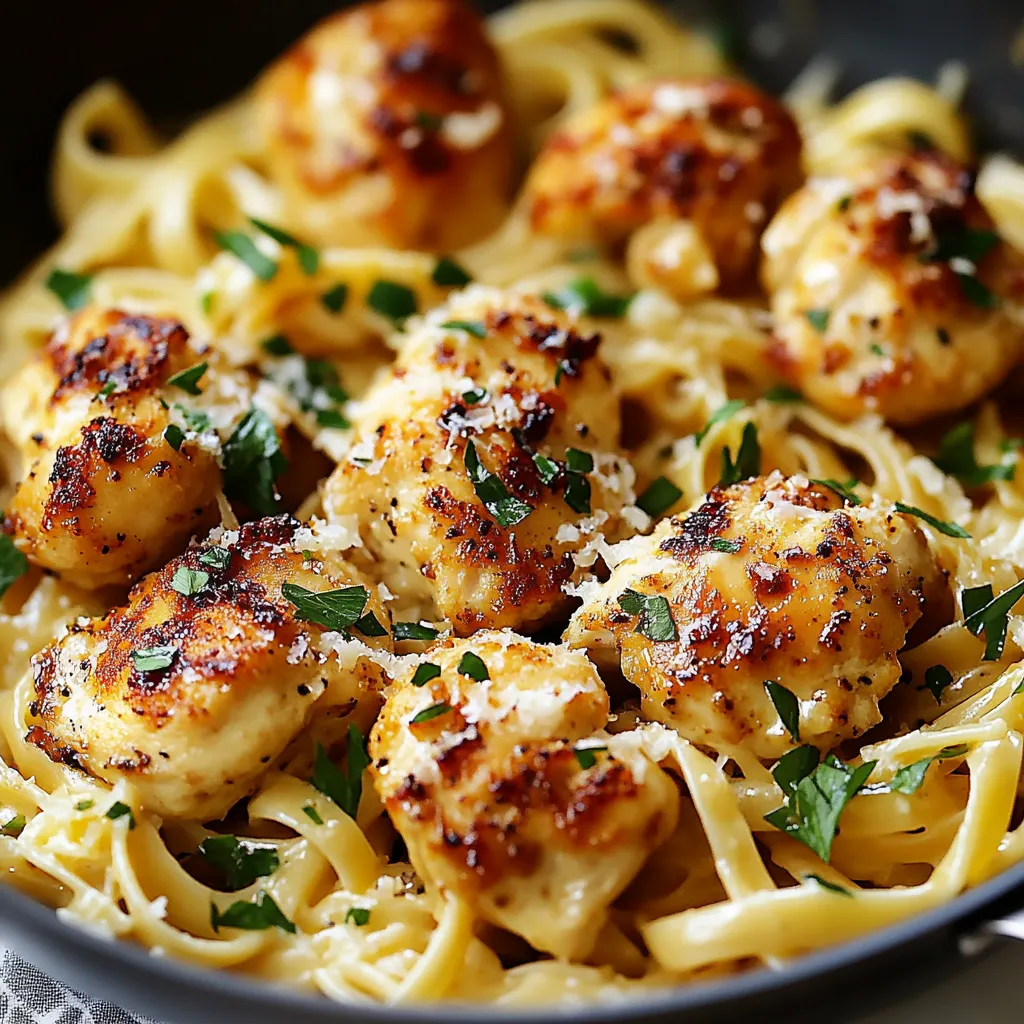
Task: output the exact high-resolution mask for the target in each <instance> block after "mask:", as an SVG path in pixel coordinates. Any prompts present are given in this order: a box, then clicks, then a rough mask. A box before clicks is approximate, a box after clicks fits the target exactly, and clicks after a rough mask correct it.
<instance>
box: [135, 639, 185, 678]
mask: <svg viewBox="0 0 1024 1024" xmlns="http://www.w3.org/2000/svg"><path fill="white" fill-rule="evenodd" d="M177 653H178V648H177V647H172V646H170V645H165V646H163V647H140V648H138V650H134V651H132V662H133V663H134V665H135V671H136V672H159V671H160V670H161V669H165V668H170V667H171V663H172V662H173V661H174V656H175V655H176V654H177Z"/></svg>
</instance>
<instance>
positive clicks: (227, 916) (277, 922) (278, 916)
mask: <svg viewBox="0 0 1024 1024" xmlns="http://www.w3.org/2000/svg"><path fill="white" fill-rule="evenodd" d="M210 925H211V927H212V928H213V930H214V931H215V932H219V931H220V929H221V928H238V929H239V930H241V931H247V932H262V931H266V930H267V929H268V928H280V929H281V931H284V932H288V933H289V934H290V935H294V934H295V925H294V924H292V922H291V921H289V920H288V918H287V917H285V916H284V914H283V913H282V911H281V908H280V907H279V906H278V905H277V904H276V903H275V902H274V900H273V898H272V897H271V896H270V894H269V893H266V892H264V891H263V890H262V889H260V891H259V892H258V893H256V896H255V897H254V899H253V901H252V902H251V903H245V902H242V901H239V902H237V903H232V904H231V906H230V907H228V908H227V910H225V911H223V913H222V912H221V911H219V910H218V909H217V904H216V903H211V904H210Z"/></svg>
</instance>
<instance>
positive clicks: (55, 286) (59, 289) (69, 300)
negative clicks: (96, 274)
mask: <svg viewBox="0 0 1024 1024" xmlns="http://www.w3.org/2000/svg"><path fill="white" fill-rule="evenodd" d="M46 287H47V289H48V290H49V291H51V292H53V294H54V295H56V296H57V298H58V299H59V300H60V304H61V305H62V306H63V307H64V308H65V309H66V310H67V311H68V312H72V311H74V310H76V309H81V308H82V307H83V306H84V305H86V304H87V303H88V301H89V299H90V298H91V293H92V275H91V274H76V273H74V272H73V271H71V270H61V269H59V268H57V267H55V268H54V269H53V270H51V271H50V274H49V276H48V277H47V278H46Z"/></svg>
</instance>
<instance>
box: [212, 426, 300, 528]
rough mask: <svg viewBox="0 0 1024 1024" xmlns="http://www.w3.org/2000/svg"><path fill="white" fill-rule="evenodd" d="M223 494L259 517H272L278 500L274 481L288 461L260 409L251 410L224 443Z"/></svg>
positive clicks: (274, 431) (275, 433) (274, 432)
mask: <svg viewBox="0 0 1024 1024" xmlns="http://www.w3.org/2000/svg"><path fill="white" fill-rule="evenodd" d="M223 458H224V491H225V493H226V494H227V495H228V497H229V498H237V499H238V500H240V501H243V502H245V504H246V505H248V506H249V508H251V509H252V510H253V512H257V513H259V514H260V515H273V514H274V513H275V512H276V511H277V507H278V504H279V502H280V500H281V499H280V496H279V495H278V493H277V488H276V487H275V486H274V481H275V480H276V479H277V477H279V476H280V475H281V474H282V473H283V472H284V471H285V469H287V468H288V460H287V459H286V458H285V457H284V453H283V452H282V451H281V442H280V441H279V439H278V436H277V431H276V430H275V429H274V424H273V423H271V421H270V417H269V416H267V414H266V413H265V412H264V411H263V410H262V409H256V408H253V409H250V410H249V411H248V412H247V413H246V414H245V416H244V417H243V419H242V421H241V422H240V423H239V424H238V426H237V427H235V430H234V432H233V433H232V435H231V436H230V437H229V438H228V439H227V441H225V442H224V447H223Z"/></svg>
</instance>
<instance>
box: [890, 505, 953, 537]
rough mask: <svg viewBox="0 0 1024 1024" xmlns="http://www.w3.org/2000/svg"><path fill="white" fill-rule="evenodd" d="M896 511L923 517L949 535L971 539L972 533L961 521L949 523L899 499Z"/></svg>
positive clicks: (929, 523) (919, 517)
mask: <svg viewBox="0 0 1024 1024" xmlns="http://www.w3.org/2000/svg"><path fill="white" fill-rule="evenodd" d="M896 511H897V512H902V513H903V514H904V515H908V516H917V518H918V519H923V520H924V521H925V522H926V523H927V524H928V525H929V526H932V527H934V528H935V529H936V530H938V531H939V533H943V534H945V535H946V536H947V537H960V538H961V539H970V536H971V535H970V534H969V533H968V532H967V531H966V530H965V529H964V528H963V527H962V526H961V525H960V524H959V523H947V522H946V521H945V520H944V519H936V518H935V516H932V515H929V514H928V513H927V512H923V511H922V510H921V509H919V508H915V507H914V506H913V505H904V504H903V502H902V501H897V502H896Z"/></svg>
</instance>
